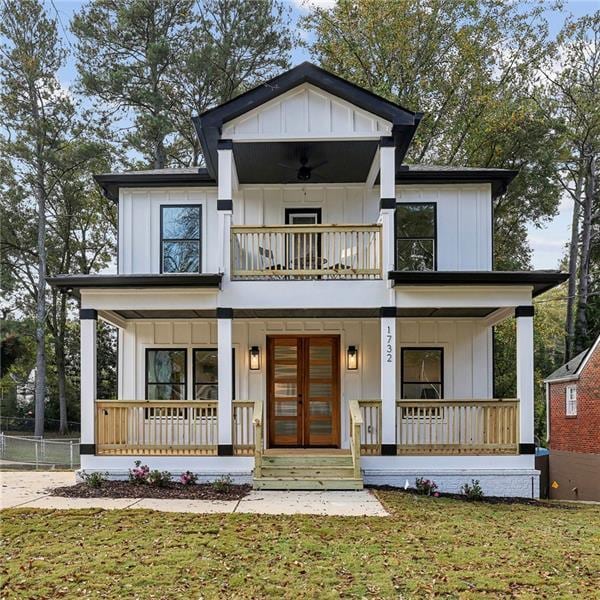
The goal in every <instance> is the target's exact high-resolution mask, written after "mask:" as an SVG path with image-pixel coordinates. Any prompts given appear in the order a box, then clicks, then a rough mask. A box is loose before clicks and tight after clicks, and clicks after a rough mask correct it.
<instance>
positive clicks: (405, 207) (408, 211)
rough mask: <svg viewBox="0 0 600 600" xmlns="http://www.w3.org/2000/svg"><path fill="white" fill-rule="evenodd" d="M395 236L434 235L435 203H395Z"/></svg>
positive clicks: (422, 236) (431, 236)
mask: <svg viewBox="0 0 600 600" xmlns="http://www.w3.org/2000/svg"><path fill="white" fill-rule="evenodd" d="M396 237H400V238H433V237H435V205H434V204H402V203H398V204H396Z"/></svg>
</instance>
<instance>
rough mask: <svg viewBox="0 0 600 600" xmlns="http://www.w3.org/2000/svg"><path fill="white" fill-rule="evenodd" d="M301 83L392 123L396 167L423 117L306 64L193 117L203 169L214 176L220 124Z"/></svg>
mask: <svg viewBox="0 0 600 600" xmlns="http://www.w3.org/2000/svg"><path fill="white" fill-rule="evenodd" d="M303 83H310V84H312V85H314V86H315V87H318V88H320V89H322V90H324V91H326V92H329V93H330V94H332V95H334V96H337V97H339V98H341V99H343V100H346V101H347V102H350V103H351V104H354V105H355V106H357V107H359V108H361V109H363V110H365V111H367V112H370V113H372V114H374V115H377V116H379V117H381V118H382V119H385V120H387V121H389V122H390V123H391V124H392V136H393V137H394V138H395V140H396V156H397V164H400V162H401V161H402V158H404V155H405V154H406V151H407V149H408V146H409V144H410V142H411V140H412V138H413V136H414V133H415V131H416V129H417V126H418V125H419V122H420V121H421V118H422V116H423V114H422V113H418V112H413V111H411V110H408V109H406V108H404V107H402V106H400V105H398V104H395V103H393V102H390V101H389V100H386V99H385V98H382V97H381V96H378V95H377V94H374V93H373V92H370V91H368V90H366V89H364V88H361V87H360V86H357V85H355V84H353V83H351V82H350V81H346V80H345V79H342V78H341V77H338V76H337V75H334V74H333V73H329V72H328V71H325V69H322V68H321V67H317V66H316V65H314V64H312V63H310V62H303V63H301V64H300V65H298V66H297V67H294V68H293V69H290V70H289V71H286V72H285V73H282V74H281V75H277V76H276V77H274V78H273V79H270V80H269V81H266V82H264V83H262V84H261V85H259V86H257V87H255V88H254V89H252V90H249V91H248V92H245V93H243V94H241V95H239V96H237V97H235V98H233V99H232V100H229V101H228V102H225V103H224V104H221V105H220V106H217V107H215V108H211V109H209V110H207V111H205V112H204V113H202V114H201V115H199V116H196V117H193V119H192V120H193V122H194V125H195V127H196V131H197V133H198V137H199V138H200V143H201V145H202V149H203V150H204V156H205V159H206V166H207V168H208V171H209V173H210V174H211V176H212V177H216V173H217V142H218V140H219V137H220V133H221V128H222V126H223V124H224V123H226V122H228V121H231V120H232V119H235V118H236V117H239V116H240V115H243V114H244V113H247V112H249V111H251V110H252V109H254V108H256V107H258V106H260V105H262V104H264V103H266V102H269V101H270V100H272V99H274V98H277V97H278V96H280V95H282V94H284V93H286V92H288V91H289V90H291V89H293V88H295V87H297V86H299V85H301V84H303Z"/></svg>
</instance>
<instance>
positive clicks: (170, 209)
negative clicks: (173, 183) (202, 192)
mask: <svg viewBox="0 0 600 600" xmlns="http://www.w3.org/2000/svg"><path fill="white" fill-rule="evenodd" d="M201 230H202V207H201V206H200V205H191V204H184V205H177V206H175V205H168V206H161V207H160V251H161V272H162V273H200V272H201V270H202V252H201V248H202V246H201V242H202V241H201V239H200V235H201V234H200V232H201Z"/></svg>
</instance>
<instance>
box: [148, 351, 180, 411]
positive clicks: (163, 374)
mask: <svg viewBox="0 0 600 600" xmlns="http://www.w3.org/2000/svg"><path fill="white" fill-rule="evenodd" d="M186 370H187V351H186V350H185V349H172V348H169V349H163V348H147V349H146V400H185V399H186V398H187V392H186V383H187V377H186V372H187V371H186Z"/></svg>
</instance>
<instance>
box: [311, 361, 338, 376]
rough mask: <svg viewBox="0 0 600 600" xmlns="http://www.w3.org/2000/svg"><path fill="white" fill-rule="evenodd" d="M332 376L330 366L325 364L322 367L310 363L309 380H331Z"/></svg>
mask: <svg viewBox="0 0 600 600" xmlns="http://www.w3.org/2000/svg"><path fill="white" fill-rule="evenodd" d="M332 376H333V372H332V364H331V363H327V364H324V365H320V364H316V365H315V364H314V363H311V365H310V370H309V377H310V378H311V379H331V377H332Z"/></svg>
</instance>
